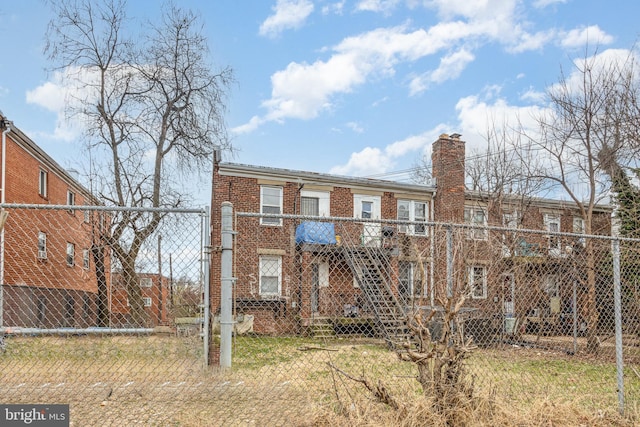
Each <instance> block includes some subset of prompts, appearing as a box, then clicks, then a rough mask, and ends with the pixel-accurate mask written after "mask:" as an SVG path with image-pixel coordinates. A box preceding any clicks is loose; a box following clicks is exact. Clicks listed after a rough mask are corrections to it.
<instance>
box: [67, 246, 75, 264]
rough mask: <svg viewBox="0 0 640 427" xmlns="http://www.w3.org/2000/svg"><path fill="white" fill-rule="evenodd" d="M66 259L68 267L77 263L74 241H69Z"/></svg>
mask: <svg viewBox="0 0 640 427" xmlns="http://www.w3.org/2000/svg"><path fill="white" fill-rule="evenodd" d="M69 250H71V251H69ZM69 257H71V262H69ZM66 261H67V266H68V267H73V266H75V265H76V245H75V244H74V243H71V242H67V252H66Z"/></svg>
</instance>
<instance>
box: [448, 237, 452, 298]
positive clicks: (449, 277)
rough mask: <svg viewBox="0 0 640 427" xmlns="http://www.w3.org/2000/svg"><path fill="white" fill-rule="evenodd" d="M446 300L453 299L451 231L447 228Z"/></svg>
mask: <svg viewBox="0 0 640 427" xmlns="http://www.w3.org/2000/svg"><path fill="white" fill-rule="evenodd" d="M447 298H453V230H452V229H451V226H448V227H447Z"/></svg>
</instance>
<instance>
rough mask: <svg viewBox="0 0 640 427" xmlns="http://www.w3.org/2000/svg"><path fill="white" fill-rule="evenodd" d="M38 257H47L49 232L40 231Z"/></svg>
mask: <svg viewBox="0 0 640 427" xmlns="http://www.w3.org/2000/svg"><path fill="white" fill-rule="evenodd" d="M38 259H47V233H45V232H43V231H40V232H38Z"/></svg>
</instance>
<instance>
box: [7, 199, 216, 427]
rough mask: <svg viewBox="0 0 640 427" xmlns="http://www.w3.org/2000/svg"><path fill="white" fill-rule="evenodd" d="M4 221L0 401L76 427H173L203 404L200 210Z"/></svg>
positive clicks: (84, 212)
mask: <svg viewBox="0 0 640 427" xmlns="http://www.w3.org/2000/svg"><path fill="white" fill-rule="evenodd" d="M3 212H4V213H6V221H5V222H4V224H3V225H4V227H3V228H2V240H1V242H0V245H1V246H0V255H1V258H0V278H1V281H0V283H1V288H0V339H1V340H2V341H1V344H2V347H1V349H0V402H2V403H3V404H35V403H38V404H69V406H70V419H71V425H78V426H88V425H99V426H106V425H113V426H122V425H134V424H144V425H169V424H170V423H171V422H172V420H175V418H176V416H177V415H178V416H179V414H183V415H182V416H184V417H187V418H186V419H188V412H189V411H190V410H192V408H193V406H194V405H195V406H196V407H197V406H198V405H200V406H202V405H203V403H202V396H207V395H208V393H207V392H206V391H205V390H206V388H207V387H209V383H208V382H206V381H205V380H206V378H207V377H206V375H205V369H204V366H205V358H206V348H205V347H204V345H203V332H204V331H203V326H204V324H205V323H204V321H203V319H204V305H203V302H204V299H203V296H204V295H205V291H206V288H205V286H204V285H205V283H207V278H208V276H207V274H208V264H207V262H208V258H206V257H204V256H203V255H204V253H205V252H204V247H205V236H207V234H208V231H207V230H208V223H209V218H208V214H207V212H206V211H203V210H196V209H193V210H161V209H158V210H141V209H140V210H135V209H119V210H116V209H108V208H104V207H89V206H41V205H4V206H3ZM123 224H134V226H133V227H128V228H121V225H123ZM149 224H152V226H151V227H149V228H146V229H145V228H144V227H145V226H146V225H149ZM185 414H186V415H185Z"/></svg>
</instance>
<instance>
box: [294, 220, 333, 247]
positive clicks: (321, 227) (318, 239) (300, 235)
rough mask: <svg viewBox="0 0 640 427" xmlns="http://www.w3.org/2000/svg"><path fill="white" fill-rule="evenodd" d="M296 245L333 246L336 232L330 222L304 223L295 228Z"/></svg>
mask: <svg viewBox="0 0 640 427" xmlns="http://www.w3.org/2000/svg"><path fill="white" fill-rule="evenodd" d="M296 243H315V244H318V245H335V244H336V232H335V229H334V227H333V223H331V222H316V221H305V222H303V223H301V224H300V225H298V227H297V228H296Z"/></svg>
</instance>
